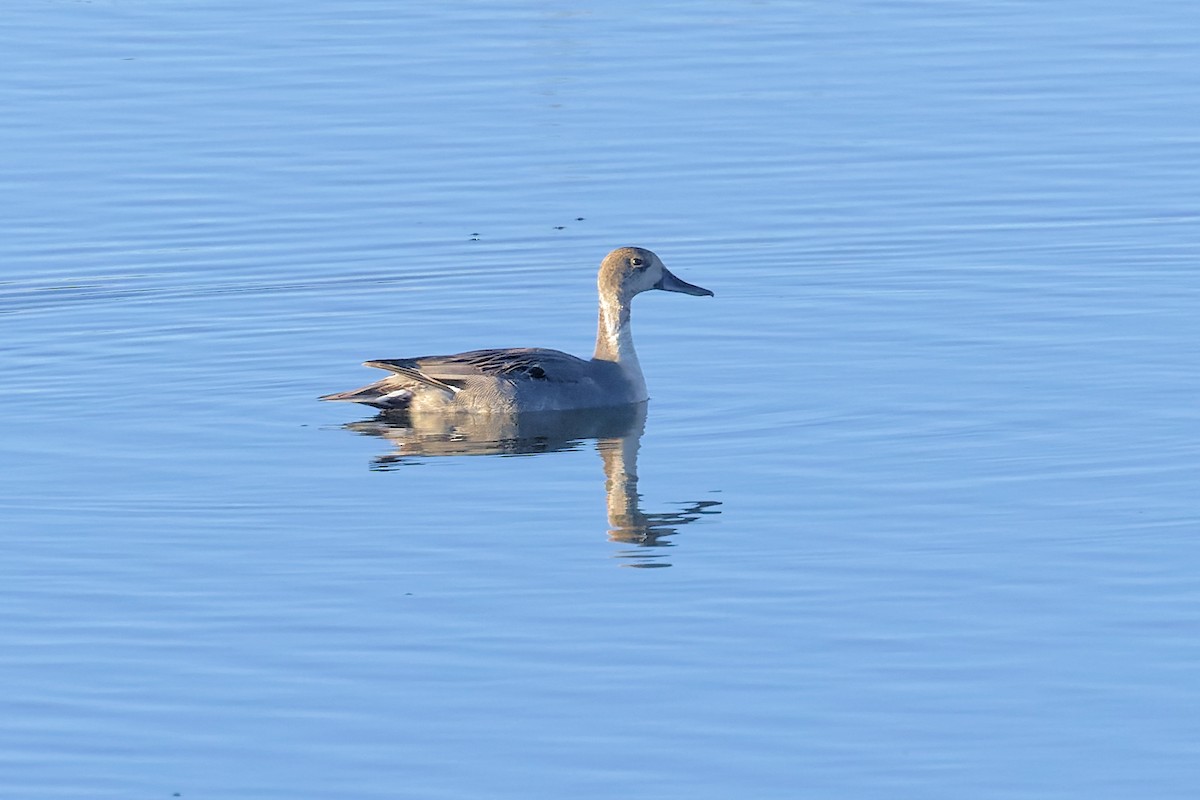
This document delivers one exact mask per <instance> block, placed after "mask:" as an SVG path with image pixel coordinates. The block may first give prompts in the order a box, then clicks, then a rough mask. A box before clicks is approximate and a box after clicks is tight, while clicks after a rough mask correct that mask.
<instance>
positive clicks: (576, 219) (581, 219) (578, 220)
mask: <svg viewBox="0 0 1200 800" xmlns="http://www.w3.org/2000/svg"><path fill="white" fill-rule="evenodd" d="M575 221H576V222H583V217H576V218H575Z"/></svg>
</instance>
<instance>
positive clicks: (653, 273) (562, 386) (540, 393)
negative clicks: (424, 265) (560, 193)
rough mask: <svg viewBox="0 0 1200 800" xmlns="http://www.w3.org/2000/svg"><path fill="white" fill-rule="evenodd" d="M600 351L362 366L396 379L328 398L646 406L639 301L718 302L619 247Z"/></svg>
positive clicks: (509, 406)
mask: <svg viewBox="0 0 1200 800" xmlns="http://www.w3.org/2000/svg"><path fill="white" fill-rule="evenodd" d="M596 283H597V287H598V289H599V293H600V314H599V324H598V326H597V331H596V351H595V353H594V354H593V355H592V358H591V359H590V360H589V359H583V358H577V357H575V356H573V355H570V354H568V353H564V352H561V351H559V350H549V349H546V348H542V347H521V348H508V349H494V350H471V351H469V352H466V353H457V354H455V355H449V356H422V357H420V358H396V359H378V360H375V361H366V362H363V363H364V366H368V367H378V368H380V369H384V370H387V371H388V372H390V373H392V374H391V375H388V376H387V377H386V378H383V379H382V380H378V381H376V382H375V383H372V384H369V385H367V386H363V387H362V388H360V389H352V390H350V391H348V392H338V393H336V394H328V395H325V396H324V397H322V398H321V399H322V400H342V401H348V402H354V403H363V404H365V405H368V406H373V407H375V408H382V409H394V410H405V411H409V412H414V413H421V412H446V411H465V412H474V413H488V412H497V413H511V412H519V411H568V410H574V409H588V408H611V407H614V406H621V405H626V404H629V403H640V402H642V401H644V400H646V399H647V394H646V380H645V378H644V377H643V376H642V367H641V365H640V364H639V363H638V358H637V353H636V352H635V351H634V349H633V333H632V331H631V330H630V325H629V316H630V310H631V307H632V304H633V298H634V297H635V296H637V295H638V294H641V293H642V292H645V291H649V290H651V289H662V290H664V291H668V292H679V293H681V294H690V295H697V296H709V297H711V296H712V292H710V291H709V290H708V289H704V288H701V287H699V286H694V285H692V284H690V283H688V282H687V281H684V280H681V279H679V278H677V277H675V275H673V274H672V273H671V271H670V270H668V269H667V268H666V267H665V266H663V263H662V261H661V260H660V259H659V257H658V256H657V255H655V254H654V253H652V252H651V251H649V250H646V249H644V248H641V247H619V248H617V249H616V250H613V251H612V252H611V253H609V254H608V255H607V256H605V258H604V261H602V262H601V263H600V273H599V275H598V276H597V279H596Z"/></svg>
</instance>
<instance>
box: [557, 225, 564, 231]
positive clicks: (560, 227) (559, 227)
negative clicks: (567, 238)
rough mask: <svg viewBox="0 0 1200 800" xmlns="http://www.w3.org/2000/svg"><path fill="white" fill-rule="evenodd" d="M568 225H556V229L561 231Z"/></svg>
mask: <svg viewBox="0 0 1200 800" xmlns="http://www.w3.org/2000/svg"><path fill="white" fill-rule="evenodd" d="M566 227H567V226H566V225H555V226H554V230H556V231H561V230H564V229H565V228H566Z"/></svg>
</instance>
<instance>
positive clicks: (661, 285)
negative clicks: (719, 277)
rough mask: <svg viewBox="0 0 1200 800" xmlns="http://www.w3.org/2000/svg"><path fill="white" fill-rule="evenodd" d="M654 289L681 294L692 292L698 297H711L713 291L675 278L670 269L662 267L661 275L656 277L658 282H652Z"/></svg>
mask: <svg viewBox="0 0 1200 800" xmlns="http://www.w3.org/2000/svg"><path fill="white" fill-rule="evenodd" d="M654 288H655V289H662V290H663V291H666V292H679V293H681V294H694V295H696V296H698V297H712V296H713V293H712V292H710V291H709V290H708V289H705V288H704V287H702V286H694V285H692V284H690V283H688V282H687V281H683V280H680V279H679V278H676V277H675V276H674V275H673V274H672V273H671V271H670V270H668V269H667V268H666V267H663V271H662V277H661V278H659V279H658V283H656V284H654Z"/></svg>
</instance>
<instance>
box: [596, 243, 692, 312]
mask: <svg viewBox="0 0 1200 800" xmlns="http://www.w3.org/2000/svg"><path fill="white" fill-rule="evenodd" d="M597 283H598V284H599V287H600V296H601V297H602V298H605V297H615V298H619V299H620V300H622V301H624V302H628V301H629V300H632V299H633V296H634V295H636V294H640V293H641V292H646V291H649V290H650V289H662V290H664V291H668V292H681V293H683V294H694V295H699V296H702V297H703V296H708V297H711V296H712V292H710V291H709V290H708V289H703V288H701V287H699V286H693V285H692V284H690V283H688V282H687V281H683V280H680V279H679V278H676V277H675V276H674V275H673V274H671V271H670V270H668V269H667V268H666V267H664V266H663V263H662V261H661V260H660V259H659V257H658V256H656V255H655V254H654V253H652V252H650V251H649V250H646V249H645V248H642V247H618V248H617V249H616V250H613V251H612V252H611V253H609V254H608V255H607V256H605V257H604V261H602V262H600V275H599V277H598V278H597Z"/></svg>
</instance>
